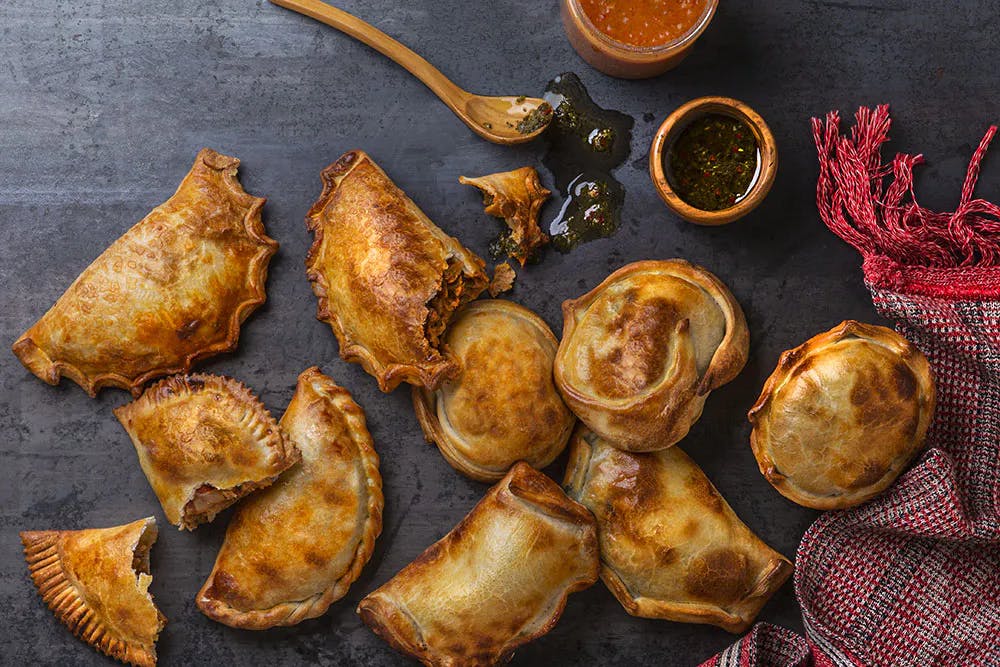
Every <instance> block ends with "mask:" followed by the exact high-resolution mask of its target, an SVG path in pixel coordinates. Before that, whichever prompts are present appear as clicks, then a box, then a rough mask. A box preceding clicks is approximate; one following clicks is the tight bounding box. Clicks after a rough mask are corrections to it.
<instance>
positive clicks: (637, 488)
mask: <svg viewBox="0 0 1000 667" xmlns="http://www.w3.org/2000/svg"><path fill="white" fill-rule="evenodd" d="M564 486H565V487H566V493H567V494H569V496H570V497H571V498H573V499H575V500H577V501H578V502H580V503H582V504H583V505H584V506H586V507H587V508H588V509H590V511H591V512H593V513H594V516H595V517H596V518H597V533H598V536H599V538H600V543H601V578H602V579H603V580H604V583H605V584H607V586H608V588H609V589H610V590H611V592H612V593H614V595H615V597H616V598H618V601H619V602H621V603H622V606H623V607H625V610H626V611H628V613H630V614H632V615H633V616H643V617H645V618H663V619H667V620H670V621H681V622H685V623H710V624H712V625H717V626H719V627H721V628H725V629H726V630H729V631H730V632H743V631H744V630H746V629H747V628H748V627H749V626H750V624H751V623H752V622H753V620H754V618H755V617H756V616H757V613H758V612H759V611H760V609H761V607H763V606H764V603H765V602H767V601H768V599H770V597H771V596H772V595H773V594H774V592H775V591H776V590H778V588H780V587H781V585H782V584H783V583H784V582H785V580H786V579H788V576H789V575H790V574H791V573H792V565H791V563H789V562H788V560H787V559H786V558H785V557H784V556H782V555H781V554H779V553H778V552H776V551H774V550H773V549H771V548H770V547H769V546H767V545H766V544H764V542H762V541H761V540H760V538H758V537H757V536H756V535H754V534H753V533H752V532H751V531H750V529H749V528H747V527H746V525H745V524H744V523H743V522H742V521H740V519H739V517H737V516H736V514H735V513H734V512H733V510H732V508H730V507H729V504H728V503H727V502H726V501H725V499H724V498H723V497H722V496H721V495H719V492H718V491H717V490H716V489H715V487H714V486H713V485H712V483H711V482H710V481H709V480H708V478H707V477H705V473H703V472H702V471H701V468H699V467H698V466H697V464H695V462H694V461H692V460H691V459H690V458H688V456H687V454H685V453H684V452H682V451H681V449H680V448H679V447H671V448H670V449H663V450H660V451H657V452H651V453H645V454H640V453H633V452H627V451H623V450H620V449H618V448H616V447H613V446H612V445H611V444H609V443H608V442H607V441H605V440H603V439H602V438H601V437H600V436H597V435H595V434H593V433H591V432H590V431H588V430H587V429H584V428H581V429H578V431H577V432H576V433H575V434H574V436H573V440H572V441H571V445H570V460H569V465H568V467H567V469H566V479H565V482H564Z"/></svg>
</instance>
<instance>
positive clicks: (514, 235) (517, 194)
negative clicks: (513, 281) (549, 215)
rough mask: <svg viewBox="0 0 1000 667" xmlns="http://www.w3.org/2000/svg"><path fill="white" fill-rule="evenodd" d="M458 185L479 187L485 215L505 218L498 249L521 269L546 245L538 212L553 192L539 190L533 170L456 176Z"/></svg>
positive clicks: (521, 169) (532, 168) (546, 236)
mask: <svg viewBox="0 0 1000 667" xmlns="http://www.w3.org/2000/svg"><path fill="white" fill-rule="evenodd" d="M458 182H459V183H461V184H462V185H473V186H475V187H477V188H479V190H480V191H481V192H482V193H483V205H484V206H486V212H487V213H489V214H490V215H493V216H496V217H498V218H503V219H504V222H506V223H507V227H509V229H508V230H507V232H506V233H505V234H504V235H503V236H502V237H501V242H500V247H501V248H502V249H503V251H504V252H505V253H506V254H507V255H509V256H510V257H512V258H514V259H516V260H517V261H518V262H520V263H521V266H524V262H525V261H526V260H527V259H528V258H530V257H531V256H532V255H534V254H535V251H536V250H538V248H540V247H542V246H543V245H545V244H546V243H548V242H549V237H548V235H547V234H545V232H543V231H542V230H541V228H540V227H539V226H538V212H539V211H540V210H541V208H542V204H544V203H545V200H546V199H548V198H549V195H550V194H552V193H551V192H550V191H548V190H546V189H545V188H544V187H542V183H541V181H539V180H538V172H537V171H535V168H534V167H521V168H520V169H515V170H514V171H504V172H500V173H498V174H488V175H486V176H480V177H478V178H467V177H465V176H459V177H458Z"/></svg>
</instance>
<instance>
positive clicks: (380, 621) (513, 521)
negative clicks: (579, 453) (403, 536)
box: [358, 463, 599, 666]
mask: <svg viewBox="0 0 1000 667" xmlns="http://www.w3.org/2000/svg"><path fill="white" fill-rule="evenodd" d="M598 565H599V558H598V547H597V533H596V529H595V527H594V517H593V516H592V515H591V514H590V512H588V511H587V510H586V509H585V508H584V507H582V506H580V505H579V504H577V503H575V502H573V501H572V500H570V499H569V498H567V497H566V495H565V494H564V493H563V492H562V491H561V490H560V489H559V487H558V486H557V485H556V483H555V482H553V481H552V480H550V479H549V478H547V477H546V476H545V475H543V474H542V473H540V472H537V471H536V470H534V469H533V468H532V467H531V466H529V465H528V464H527V463H518V464H517V465H515V466H514V467H513V468H512V469H511V471H510V472H509V473H508V474H507V476H506V477H504V479H503V480H502V481H501V482H499V483H498V484H497V485H496V486H494V487H493V488H492V489H490V490H489V491H488V492H487V493H486V496H485V497H484V498H483V499H482V500H481V501H479V504H478V505H476V506H475V507H474V508H473V509H472V511H471V512H470V513H469V514H468V515H467V516H466V517H465V518H464V519H463V520H462V522H461V523H459V524H458V526H456V527H455V529H454V530H452V531H451V532H450V533H448V534H447V535H445V536H444V537H443V538H442V539H441V540H439V541H438V542H436V543H435V544H433V545H431V547H430V548H429V549H427V550H426V551H424V553H422V554H421V555H420V556H418V557H417V559H416V560H415V561H413V562H412V563H410V564H409V565H407V566H406V567H405V568H403V569H402V570H401V571H400V572H399V573H398V574H397V575H396V576H395V577H393V578H392V579H390V580H389V581H388V582H387V583H386V584H384V585H383V586H382V587H381V588H379V589H378V590H376V591H375V592H373V593H371V594H370V595H368V596H367V597H366V598H364V599H363V600H362V601H361V604H360V605H358V613H359V614H360V615H361V619H362V620H363V621H364V622H365V624H367V625H368V627H370V628H371V629H372V630H374V631H375V634H377V635H378V636H380V637H381V638H382V639H384V640H385V641H387V642H388V643H389V644H391V645H392V646H393V648H395V649H396V650H398V651H401V652H403V653H405V654H407V655H410V656H412V657H414V658H416V659H418V660H420V661H421V662H423V663H424V664H425V665H442V666H444V665H470V666H471V665H499V664H503V663H505V662H507V661H509V660H510V658H511V656H512V655H513V654H514V650H515V649H516V648H517V647H518V646H521V645H522V644H525V643H527V642H529V641H531V640H532V639H535V638H537V637H540V636H542V635H544V634H545V633H546V632H548V631H549V630H551V629H552V627H553V626H554V625H555V624H556V621H558V620H559V616H561V615H562V611H563V608H564V607H565V605H566V598H567V596H568V595H569V594H570V593H573V592H575V591H579V590H582V589H584V588H587V587H589V586H591V585H592V584H593V583H594V582H595V581H597V573H598Z"/></svg>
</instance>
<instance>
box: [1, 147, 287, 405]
mask: <svg viewBox="0 0 1000 667" xmlns="http://www.w3.org/2000/svg"><path fill="white" fill-rule="evenodd" d="M239 163H240V161H239V160H237V159H236V158H234V157H227V156H225V155H220V154H219V153H216V152H215V151H212V150H209V149H207V148H205V149H202V151H201V152H200V153H198V157H197V158H196V159H195V162H194V166H193V167H191V171H189V172H188V174H187V176H185V177H184V180H183V181H182V182H181V185H180V187H179V188H178V189H177V192H175V193H174V195H173V196H172V197H171V198H170V199H168V200H167V201H166V202H164V203H163V204H161V205H160V206H158V207H156V208H155V209H153V210H152V212H150V214H149V215H147V216H146V217H145V218H143V219H142V220H141V221H139V223H138V224H136V225H135V226H134V227H132V229H130V230H128V231H127V232H125V235H124V236H122V237H121V238H119V239H118V240H117V241H115V242H114V243H113V244H111V246H110V247H109V248H108V249H107V250H105V251H104V252H103V253H101V256H100V257H98V258H97V259H95V260H94V262H93V263H92V264H91V265H90V266H88V267H87V268H86V269H85V270H84V271H83V273H81V274H80V276H79V277H78V278H77V279H76V280H75V281H74V282H73V284H72V285H70V286H69V288H68V289H67V290H66V292H65V293H64V294H63V295H62V296H61V297H59V300H58V301H56V304H55V305H54V306H52V308H51V309H49V312H47V313H46V314H45V315H44V316H43V317H42V319H40V320H38V322H36V323H35V324H34V325H33V326H32V327H31V328H30V329H28V331H27V332H25V333H24V334H23V335H22V336H21V337H20V338H18V339H17V342H15V343H14V346H13V350H14V354H16V355H17V356H18V358H19V359H20V360H21V362H22V363H23V364H24V365H25V366H27V367H28V370H30V371H31V372H32V373H34V374H35V375H37V376H38V377H40V378H41V379H42V380H45V381H46V382H48V383H49V384H58V382H59V378H60V376H66V377H68V378H70V379H71V380H73V381H74V382H76V383H77V384H79V385H80V386H81V387H83V388H84V390H86V392H87V393H88V394H90V395H91V396H94V395H96V394H97V391H98V390H99V389H100V388H101V387H104V386H112V387H120V388H122V389H127V390H128V391H130V392H132V395H133V396H138V395H139V393H140V391H141V390H142V385H143V384H145V383H146V382H147V381H149V380H151V379H153V378H155V377H159V376H161V375H170V374H173V373H186V372H187V371H188V370H190V368H191V365H192V364H193V363H194V362H195V361H196V360H198V359H202V358H204V357H210V356H212V355H214V354H218V353H220V352H227V351H229V350H232V349H234V348H235V347H236V341H237V339H238V338H239V334H240V325H241V324H242V323H243V321H244V320H245V319H246V318H247V317H248V316H249V315H250V313H252V312H253V311H254V310H256V309H257V307H258V306H260V305H261V304H262V303H264V300H265V299H266V294H265V293H264V282H265V280H266V279H267V266H268V262H269V261H270V260H271V256H272V255H273V254H274V253H275V252H276V251H277V249H278V244H277V243H276V242H275V241H274V240H273V239H270V238H268V237H267V236H266V235H265V234H264V227H263V225H262V224H261V221H260V210H261V207H262V206H263V205H264V199H262V198H260V197H252V196H250V195H248V194H247V193H246V192H245V191H244V190H243V188H242V187H241V186H240V183H239V181H237V180H236V168H237V167H238V166H239Z"/></svg>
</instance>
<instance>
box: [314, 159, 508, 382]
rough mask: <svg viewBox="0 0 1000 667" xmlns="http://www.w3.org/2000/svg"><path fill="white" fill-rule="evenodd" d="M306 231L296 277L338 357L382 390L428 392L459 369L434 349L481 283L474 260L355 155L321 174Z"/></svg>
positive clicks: (484, 277) (481, 271)
mask: <svg viewBox="0 0 1000 667" xmlns="http://www.w3.org/2000/svg"><path fill="white" fill-rule="evenodd" d="M322 177H323V194H322V195H320V198H319V199H318V200H317V201H316V203H315V204H313V206H312V208H311V209H310V210H309V214H308V216H307V218H306V222H307V224H308V226H309V229H310V231H312V232H313V234H314V240H313V245H312V248H311V249H310V250H309V256H308V257H307V258H306V272H307V275H308V277H309V281H310V282H311V283H312V287H313V292H315V294H316V297H317V299H318V301H319V307H318V310H317V315H316V316H317V317H318V318H319V319H320V320H322V321H324V322H327V323H329V324H330V326H331V327H332V328H333V332H334V333H335V334H336V336H337V340H338V342H339V343H340V356H341V357H343V358H344V359H345V360H346V361H353V362H357V363H360V364H361V366H362V367H363V368H364V369H365V370H366V371H367V372H368V373H369V374H371V375H372V376H374V377H375V379H377V380H378V385H379V388H380V389H381V390H382V391H386V392H388V391H392V390H393V389H395V388H396V386H397V385H399V383H400V382H409V383H410V384H415V385H419V386H423V387H428V388H429V389H436V388H437V387H438V386H439V385H440V384H441V382H442V381H443V380H444V379H445V378H449V377H454V376H455V374H456V373H458V371H459V364H458V362H457V361H456V360H455V358H454V357H453V356H452V355H450V354H449V353H448V352H447V350H443V349H442V348H441V344H440V340H441V335H442V333H444V329H445V327H446V326H447V325H448V321H449V320H450V319H451V315H452V313H453V312H454V311H455V309H456V308H458V307H459V306H460V305H462V304H464V303H466V302H468V301H471V300H472V299H474V298H476V297H477V296H479V294H480V293H481V292H482V291H483V290H484V289H486V287H487V285H488V284H489V277H488V276H487V275H486V272H485V264H484V263H483V260H481V259H480V258H479V257H477V256H476V255H475V254H474V253H472V252H471V251H469V250H468V249H466V248H465V247H463V246H462V244H461V243H460V242H459V241H458V240H457V239H455V238H452V237H451V236H448V235H447V234H445V233H444V232H443V231H441V230H440V229H439V228H438V227H437V226H436V225H435V224H434V223H433V222H431V221H430V220H429V219H428V218H427V216H426V215H424V213H423V211H421V210H420V209H419V208H417V206H416V204H414V203H413V201H411V200H410V198H409V197H407V196H406V194H405V193H404V192H403V191H402V190H400V189H399V188H398V187H396V185H395V184H394V183H393V182H392V181H391V180H390V179H389V177H388V176H386V174H385V172H384V171H382V170H381V169H380V168H379V166H378V165H377V164H375V162H374V161H372V159H371V158H370V157H369V156H368V155H367V154H365V153H363V152H362V151H351V152H349V153H345V154H344V155H342V156H341V157H340V159H338V160H337V161H336V162H334V163H333V164H331V165H330V166H329V167H327V168H326V169H324V170H323V174H322Z"/></svg>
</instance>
